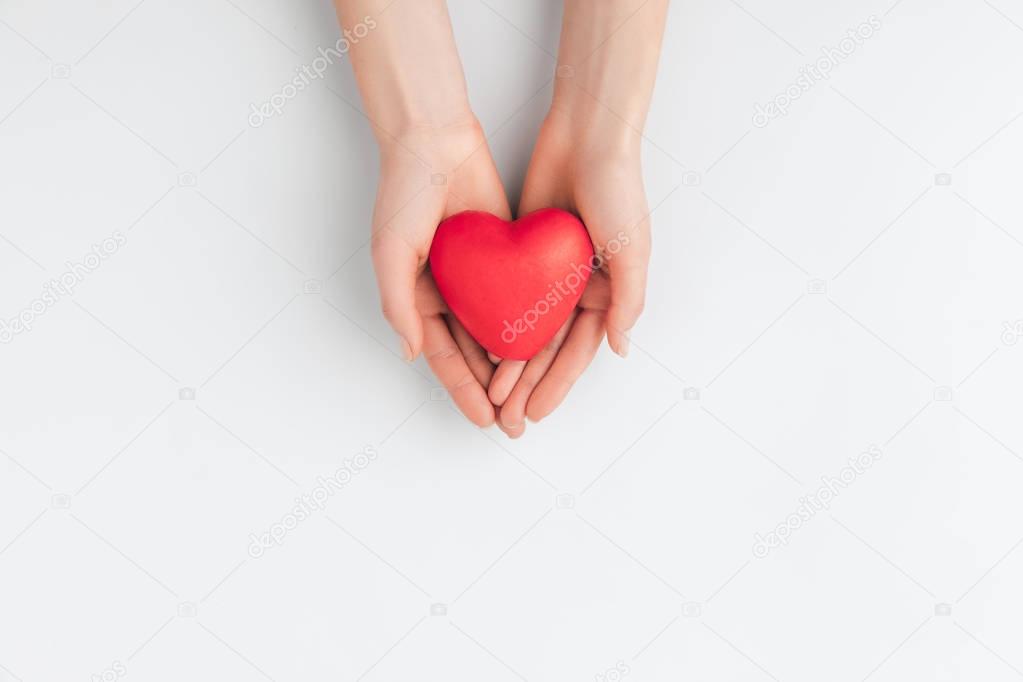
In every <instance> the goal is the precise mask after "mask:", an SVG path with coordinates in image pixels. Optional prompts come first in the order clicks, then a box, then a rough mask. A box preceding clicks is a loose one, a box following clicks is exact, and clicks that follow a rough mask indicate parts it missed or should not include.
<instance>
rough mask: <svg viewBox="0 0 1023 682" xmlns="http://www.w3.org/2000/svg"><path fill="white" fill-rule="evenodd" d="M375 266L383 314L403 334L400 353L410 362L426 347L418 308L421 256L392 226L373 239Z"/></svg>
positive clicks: (399, 333)
mask: <svg viewBox="0 0 1023 682" xmlns="http://www.w3.org/2000/svg"><path fill="white" fill-rule="evenodd" d="M372 253H373V269H374V270H375V271H376V276H377V287H378V288H379V289H380V304H381V308H382V309H383V313H384V317H385V318H387V321H388V322H389V323H390V325H391V327H392V328H393V329H394V331H396V332H397V333H398V335H399V336H400V337H401V353H402V356H403V357H404V358H405V360H406V361H408V362H411V361H412V360H414V359H415V358H416V356H417V355H419V352H420V350H422V346H423V320H422V318H421V317H420V315H419V311H418V310H417V309H416V279H417V277H418V275H419V256H418V255H417V254H416V252H415V250H414V249H413V248H412V247H411V246H409V244H408V243H407V242H406V241H405V240H404V239H402V238H401V237H399V236H398V235H397V234H395V233H394V232H393V231H392V230H391V229H389V228H386V227H385V228H383V229H381V230H380V231H379V232H378V233H377V235H376V236H375V237H374V238H373V244H372Z"/></svg>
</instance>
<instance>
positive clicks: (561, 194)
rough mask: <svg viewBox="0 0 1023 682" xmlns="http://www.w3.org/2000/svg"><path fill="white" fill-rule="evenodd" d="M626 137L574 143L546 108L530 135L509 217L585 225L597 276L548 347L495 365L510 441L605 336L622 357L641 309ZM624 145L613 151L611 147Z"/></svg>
mask: <svg viewBox="0 0 1023 682" xmlns="http://www.w3.org/2000/svg"><path fill="white" fill-rule="evenodd" d="M629 133H630V131H628V130H624V131H618V132H617V134H615V135H606V136H604V135H601V136H598V138H597V139H599V140H600V141H599V142H596V143H589V142H587V141H585V140H582V139H580V138H581V136H580V132H579V126H578V125H574V124H573V122H572V120H571V119H570V118H569V116H568V115H567V114H565V113H564V112H561V111H559V110H558V109H553V110H552V111H551V114H550V115H549V116H548V118H547V120H546V121H545V122H544V125H543V127H542V129H541V131H540V136H539V138H538V140H537V144H536V148H535V150H534V152H533V158H532V160H531V161H530V164H529V170H528V172H527V174H526V182H525V186H524V188H523V193H522V201H521V202H520V205H519V215H525V214H526V213H529V212H531V211H534V210H536V209H538V208H543V207H547V206H555V207H558V208H563V209H565V210H568V211H571V212H573V213H576V214H577V215H579V216H580V217H581V218H582V220H583V222H584V223H585V224H586V227H587V229H588V230H589V232H590V238H591V239H592V241H593V246H594V251H595V253H596V254H597V255H598V257H599V260H598V263H597V264H600V265H602V267H601V268H600V269H598V270H596V271H594V272H593V274H592V275H591V277H590V281H589V283H588V285H587V288H586V290H585V291H584V292H583V296H582V299H581V300H580V302H579V305H578V306H577V308H576V311H575V312H574V313H573V314H572V316H570V317H569V319H568V321H566V323H565V325H564V326H563V327H562V328H561V330H560V331H559V332H558V334H557V335H556V336H555V337H554V339H552V340H551V342H550V343H549V344H548V345H547V347H546V348H544V349H543V350H542V351H540V353H539V354H537V355H536V356H535V357H534V358H532V359H531V360H529V361H528V362H521V361H510V360H505V361H503V362H501V364H500V366H499V367H498V368H497V371H496V372H495V374H494V376H493V380H492V381H491V383H490V387H489V397H490V400H491V402H493V403H494V405H497V406H499V413H498V424H499V425H500V426H501V427H502V429H503V430H504V431H505V432H506V433H508V435H509V436H511V437H513V438H515V437H518V436H519V435H521V434H522V433H523V431H524V429H525V418H526V417H528V418H529V419H530V420H531V421H539V420H540V419H543V418H544V417H546V416H547V415H548V414H550V413H551V412H552V411H553V410H554V408H556V407H557V406H558V405H559V404H560V403H561V402H562V401H563V400H564V399H565V396H566V395H567V394H568V391H569V390H570V389H571V387H572V385H573V384H574V383H575V381H576V380H577V379H578V378H579V376H580V375H581V374H582V372H583V370H585V369H586V367H587V366H588V365H589V364H590V361H591V360H592V359H593V356H594V355H595V354H596V352H597V349H598V348H599V346H600V342H601V339H603V337H604V334H605V330H606V332H607V337H608V343H609V345H610V346H611V348H612V350H614V351H615V352H616V353H618V354H619V355H621V356H622V357H625V356H626V355H627V354H628V350H629V336H628V335H629V331H630V330H631V329H632V326H633V325H634V324H635V323H636V320H637V319H638V318H639V315H640V313H641V312H642V310H643V301H644V296H645V291H646V275H647V262H648V260H649V257H650V220H649V216H648V214H649V211H648V209H647V202H646V196H645V193H644V190H643V180H642V173H641V168H640V161H639V146H638V143H636V141H635V140H634V139H633V137H634V136H633V135H630V134H629ZM620 140H625V141H626V143H624V144H620V143H619V142H618V141H620Z"/></svg>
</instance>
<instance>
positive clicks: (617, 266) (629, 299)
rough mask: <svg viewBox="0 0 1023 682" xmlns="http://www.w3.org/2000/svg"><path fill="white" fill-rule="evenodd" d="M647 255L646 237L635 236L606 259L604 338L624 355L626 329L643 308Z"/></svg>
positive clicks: (627, 336) (647, 240)
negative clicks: (608, 285)
mask: <svg viewBox="0 0 1023 682" xmlns="http://www.w3.org/2000/svg"><path fill="white" fill-rule="evenodd" d="M649 259H650V245H649V239H648V238H647V239H643V238H642V237H636V238H633V240H632V241H631V242H630V244H629V245H628V246H627V247H625V248H624V249H622V250H621V251H620V252H619V253H618V254H617V255H615V256H614V258H612V259H611V260H610V261H609V262H608V270H609V271H610V274H611V305H610V307H609V308H608V311H607V340H608V344H609V345H610V346H611V350H613V351H614V352H615V353H617V354H618V355H620V356H622V357H623V358H624V357H625V356H627V355H628V354H629V332H630V331H631V330H632V327H633V325H635V324H636V320H638V319H639V316H640V314H641V313H642V312H643V302H644V299H645V298H646V277H647V263H648V261H649Z"/></svg>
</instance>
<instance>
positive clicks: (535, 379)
mask: <svg viewBox="0 0 1023 682" xmlns="http://www.w3.org/2000/svg"><path fill="white" fill-rule="evenodd" d="M575 318H576V314H575V313H574V312H573V314H572V316H571V317H569V318H568V320H567V321H566V322H565V324H563V325H562V326H561V329H559V330H558V333H557V334H555V335H554V338H553V339H551V341H550V343H548V344H547V345H546V346H544V348H543V349H542V350H541V351H540V352H539V353H537V354H536V355H534V356H533V358H532V359H530V360H529V362H527V363H526V366H525V368H524V369H523V370H522V376H521V377H520V378H519V380H518V381H517V382H516V383H515V387H514V388H513V389H512V391H511V394H510V395H509V396H508V398H507V400H505V401H504V404H503V405H501V423H502V424H504V425H505V426H507V427H508V428H517V427H518V426H520V425H522V424H525V421H526V403H528V402H529V396H530V395H532V394H533V389H534V388H536V386H537V384H539V383H540V380H541V379H543V376H544V374H546V373H547V370H548V369H550V367H551V365H552V364H553V363H554V359H555V358H556V357H557V355H558V350H559V349H560V348H561V344H562V343H564V342H565V338H566V337H567V336H568V334H569V331H570V330H571V328H572V324H573V323H574V322H575Z"/></svg>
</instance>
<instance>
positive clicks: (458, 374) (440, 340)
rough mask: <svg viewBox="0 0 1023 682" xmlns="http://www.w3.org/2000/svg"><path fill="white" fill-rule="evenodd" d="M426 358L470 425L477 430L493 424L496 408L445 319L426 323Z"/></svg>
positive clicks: (424, 337) (424, 325)
mask: <svg viewBox="0 0 1023 682" xmlns="http://www.w3.org/2000/svg"><path fill="white" fill-rule="evenodd" d="M423 355H425V356H426V361H427V363H429V365H430V369H432V370H433V373H434V374H436V375H437V378H438V379H440V382H441V384H443V385H444V388H445V389H447V392H448V395H450V396H451V399H452V400H453V401H454V402H455V405H456V406H457V407H458V409H459V410H461V411H462V414H464V415H465V416H466V417H467V418H468V419H469V421H471V422H472V423H473V424H476V425H477V426H490V425H491V424H493V423H494V406H493V405H491V404H490V401H489V400H487V392H486V391H485V390H484V389H483V386H482V385H480V382H479V381H478V380H477V379H476V377H475V376H474V375H473V373H472V370H470V369H469V366H468V364H466V361H465V357H464V356H463V355H462V352H461V351H460V350H459V348H458V345H457V344H456V343H455V340H454V339H453V338H452V337H451V332H450V331H448V326H447V324H445V323H444V319H443V318H442V317H439V316H430V317H427V318H426V319H424V320H423Z"/></svg>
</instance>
